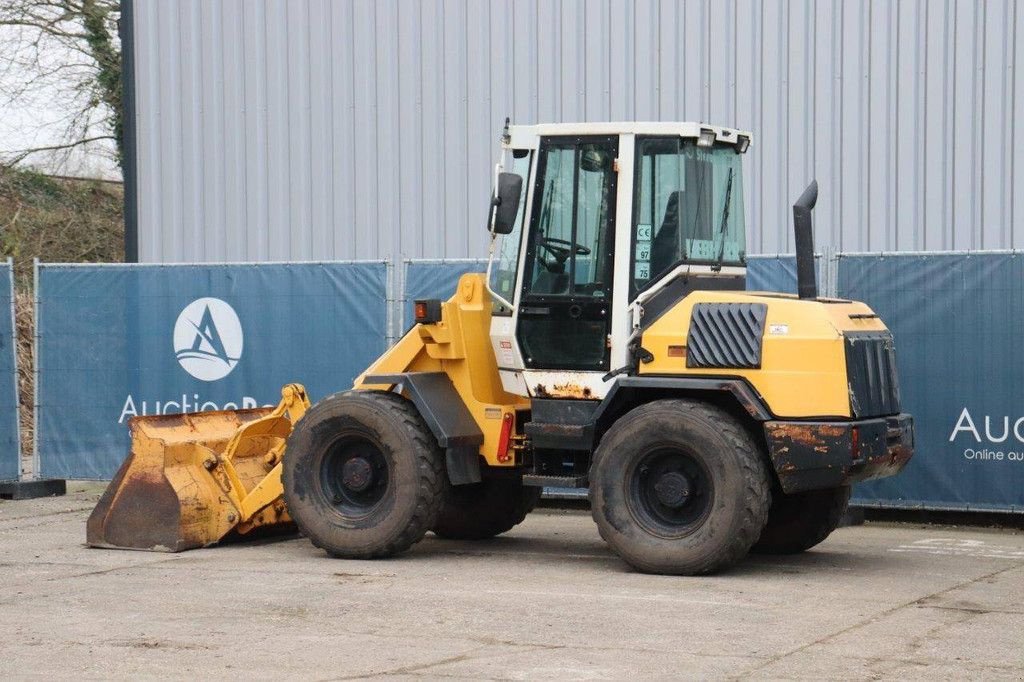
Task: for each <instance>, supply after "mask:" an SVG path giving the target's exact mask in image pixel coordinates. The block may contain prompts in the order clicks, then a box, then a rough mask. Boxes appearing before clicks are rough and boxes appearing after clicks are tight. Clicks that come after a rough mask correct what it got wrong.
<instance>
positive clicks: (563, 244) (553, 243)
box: [538, 237, 590, 272]
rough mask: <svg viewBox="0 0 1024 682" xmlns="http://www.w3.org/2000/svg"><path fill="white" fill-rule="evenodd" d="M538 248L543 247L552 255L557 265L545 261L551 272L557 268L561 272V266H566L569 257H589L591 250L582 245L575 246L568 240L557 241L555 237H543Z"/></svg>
mask: <svg viewBox="0 0 1024 682" xmlns="http://www.w3.org/2000/svg"><path fill="white" fill-rule="evenodd" d="M538 246H540V247H542V248H543V249H544V250H545V251H547V252H548V253H550V254H551V255H552V256H553V257H554V259H555V263H550V264H549V263H548V262H547V261H544V265H545V266H546V267H547V268H548V269H549V270H551V271H552V272H554V271H555V268H556V267H557V268H558V270H559V271H561V267H560V266H564V265H565V261H567V260H569V256H571V255H572V254H574V253H575V254H576V255H577V256H589V255H590V249H588V248H587V247H585V246H583V245H582V244H575V243H573V242H571V241H569V240H568V239H557V238H555V237H541V239H540V243H539V244H538Z"/></svg>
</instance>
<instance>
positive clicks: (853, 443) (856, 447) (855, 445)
mask: <svg viewBox="0 0 1024 682" xmlns="http://www.w3.org/2000/svg"><path fill="white" fill-rule="evenodd" d="M850 456H851V458H852V459H855V460H856V459H860V427H859V426H854V427H853V428H852V429H851V430H850Z"/></svg>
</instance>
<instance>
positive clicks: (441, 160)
mask: <svg viewBox="0 0 1024 682" xmlns="http://www.w3.org/2000/svg"><path fill="white" fill-rule="evenodd" d="M1022 5H1024V0H1021V2H1014V1H1012V0H987V1H986V2H971V1H968V0H963V1H960V2H953V1H951V0H947V1H942V0H932V1H929V0H916V1H914V0H903V1H900V2H896V1H894V0H876V1H874V2H867V1H852V0H848V1H846V2H841V1H839V0H835V1H832V0H793V1H792V2H774V1H773V2H762V3H756V2H747V1H745V0H733V1H716V2H710V1H697V0H691V1H687V2H680V1H675V0H665V1H662V2H658V1H653V0H647V1H637V2H630V1H628V0H588V1H582V0H562V1H561V2H556V1H552V0H494V1H492V2H482V1H480V2H477V1H473V0H445V1H442V0H423V1H422V2H417V1H414V0H377V1H376V2H374V1H373V0H335V1H331V0H290V1H284V0H221V1H219V2H208V1H205V0H182V1H179V2H163V1H161V0H135V46H136V52H135V54H136V59H137V62H136V87H137V123H138V180H139V244H140V249H139V255H140V259H141V260H143V261H165V262H167V261H221V260H287V259H333V258H370V257H379V256H383V257H389V256H405V257H449V258H454V257H465V256H481V255H483V254H485V249H486V246H485V244H486V234H485V231H484V227H483V221H484V215H485V210H486V203H487V198H488V194H489V182H490V177H491V167H492V164H493V162H494V158H495V150H496V144H497V137H498V134H499V132H500V127H501V124H502V122H503V120H504V117H505V116H506V115H511V116H512V117H513V120H514V121H516V122H522V123H533V122H542V121H572V120H588V121H593V120H607V119H613V120H619V119H626V120H692V119H697V120H703V121H711V122H716V123H721V124H724V125H734V126H737V127H741V128H748V129H751V130H753V131H754V135H755V138H754V139H755V144H754V146H753V147H752V148H751V151H750V153H749V154H748V157H747V159H746V164H747V165H746V172H747V174H748V180H747V182H746V183H745V184H746V188H747V196H746V201H747V212H746V214H747V220H748V231H749V232H750V237H749V246H750V251H751V252H752V253H771V252H787V251H792V242H791V236H790V227H789V224H790V215H791V213H790V208H789V207H790V204H791V203H792V201H793V200H794V199H795V198H796V196H797V195H798V194H799V193H800V191H801V190H802V189H803V187H804V185H805V183H806V182H807V181H808V180H809V179H810V178H811V177H812V176H816V177H817V178H818V181H819V183H820V184H821V190H822V193H821V198H820V200H819V204H818V206H819V208H818V211H817V212H816V213H817V220H818V222H817V234H818V244H819V246H822V247H833V248H835V249H839V250H844V251H880V250H944V249H996V248H1022V247H1024V222H1022V221H1021V219H1020V217H1019V216H1021V215H1022V214H1024V205H1022V202H1024V200H1022V199H1021V198H1020V197H1022V196H1024V6H1022ZM1018 36H1019V39H1018ZM1018 64H1020V65H1021V67H1022V68H1018V67H1017V65H1018ZM1018 125H1021V126H1022V130H1021V131H1020V132H1019V134H1018V131H1017V130H1016V127H1017V126H1018Z"/></svg>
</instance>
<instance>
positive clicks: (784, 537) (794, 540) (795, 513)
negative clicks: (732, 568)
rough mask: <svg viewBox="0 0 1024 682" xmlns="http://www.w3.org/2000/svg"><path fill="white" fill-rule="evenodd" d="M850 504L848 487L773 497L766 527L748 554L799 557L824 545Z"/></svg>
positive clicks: (777, 494) (781, 494) (778, 494)
mask: <svg viewBox="0 0 1024 682" xmlns="http://www.w3.org/2000/svg"><path fill="white" fill-rule="evenodd" d="M849 501H850V486H848V485H844V486H840V487H838V488H828V489H827V490H811V491H808V492H804V493H795V494H793V495H785V494H783V493H781V492H778V493H776V494H775V496H774V497H773V500H772V508H771V511H770V512H768V524H767V525H766V526H765V527H764V530H763V531H762V532H761V537H760V538H759V539H758V541H757V544H755V545H754V547H753V549H752V550H751V551H753V552H757V553H758V554H799V553H800V552H806V551H807V550H809V549H810V548H811V547H814V546H815V545H818V544H820V543H822V542H824V540H825V538H827V537H828V536H829V535H831V534H832V531H834V530H835V529H836V528H838V527H839V522H840V521H841V520H842V518H843V514H845V513H846V507H847V505H848V503H849Z"/></svg>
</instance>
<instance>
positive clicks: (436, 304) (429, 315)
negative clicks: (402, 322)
mask: <svg viewBox="0 0 1024 682" xmlns="http://www.w3.org/2000/svg"><path fill="white" fill-rule="evenodd" d="M413 314H414V316H415V318H416V323H417V324H433V323H434V322H440V321H441V301H439V300H438V299H436V298H428V299H423V300H419V301H415V302H413Z"/></svg>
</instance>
